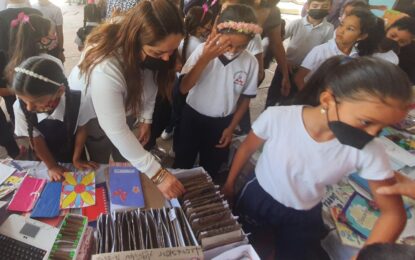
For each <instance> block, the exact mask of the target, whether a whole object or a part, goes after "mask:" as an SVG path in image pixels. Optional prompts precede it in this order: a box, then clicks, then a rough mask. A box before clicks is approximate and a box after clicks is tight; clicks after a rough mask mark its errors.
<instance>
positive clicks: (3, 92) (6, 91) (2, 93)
mask: <svg viewBox="0 0 415 260" xmlns="http://www.w3.org/2000/svg"><path fill="white" fill-rule="evenodd" d="M11 95H14V91H13V89H11V88H0V97H6V96H11Z"/></svg>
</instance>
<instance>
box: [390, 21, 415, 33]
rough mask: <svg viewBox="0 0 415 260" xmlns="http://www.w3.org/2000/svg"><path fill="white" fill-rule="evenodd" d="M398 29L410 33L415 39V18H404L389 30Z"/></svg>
mask: <svg viewBox="0 0 415 260" xmlns="http://www.w3.org/2000/svg"><path fill="white" fill-rule="evenodd" d="M394 27H396V28H398V29H399V30H400V31H408V32H410V33H411V34H412V36H413V37H415V18H413V17H402V18H400V19H398V20H396V21H395V22H394V23H393V24H392V25H391V26H389V28H388V30H389V29H391V28H394Z"/></svg>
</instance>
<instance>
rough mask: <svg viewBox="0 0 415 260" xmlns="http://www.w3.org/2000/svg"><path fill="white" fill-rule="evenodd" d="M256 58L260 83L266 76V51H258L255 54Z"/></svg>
mask: <svg viewBox="0 0 415 260" xmlns="http://www.w3.org/2000/svg"><path fill="white" fill-rule="evenodd" d="M255 58H256V60H257V61H258V85H259V83H261V82H262V80H263V79H264V78H265V70H264V53H262V52H261V53H258V54H256V55H255Z"/></svg>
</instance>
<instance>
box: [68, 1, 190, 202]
mask: <svg viewBox="0 0 415 260" xmlns="http://www.w3.org/2000/svg"><path fill="white" fill-rule="evenodd" d="M182 38H183V20H182V18H181V16H180V15H179V11H178V9H177V7H176V6H175V5H174V4H173V3H172V2H171V1H165V0H154V1H141V2H140V3H139V4H138V5H137V6H136V7H134V8H133V9H132V10H130V11H129V12H128V13H127V14H126V15H125V16H124V17H123V18H122V19H121V21H120V22H119V23H112V24H104V25H101V26H100V27H99V28H98V29H97V30H95V31H94V32H93V33H92V34H91V35H90V36H89V38H88V39H89V41H88V42H87V46H86V49H85V51H84V53H83V57H82V58H81V62H80V63H79V65H78V66H76V67H75V68H74V69H73V71H72V72H71V75H70V78H69V83H70V85H71V87H72V88H80V89H82V91H83V94H84V95H86V99H87V100H88V101H89V104H90V106H92V107H93V109H94V111H95V113H96V117H97V119H98V122H99V125H100V127H101V128H102V130H103V131H104V132H105V134H106V135H107V137H108V138H109V140H110V141H111V142H112V144H113V145H114V146H115V147H116V148H117V149H118V151H119V152H120V153H121V155H122V156H123V157H124V158H125V159H126V160H128V161H129V162H130V163H131V164H132V165H133V166H134V167H136V168H137V169H138V170H140V171H141V172H143V173H145V174H146V175H147V176H149V177H150V178H152V180H153V182H154V183H155V184H156V185H157V187H158V188H159V190H160V191H161V192H162V193H163V195H164V196H165V197H166V198H172V197H177V196H179V195H180V194H182V193H183V192H184V188H183V185H182V184H181V183H180V182H179V181H178V180H177V178H176V177H174V176H173V175H172V174H171V173H169V172H168V171H166V170H165V169H163V168H161V166H160V164H159V163H158V162H157V160H156V159H155V158H154V156H153V155H151V154H150V153H149V152H147V151H146V150H144V148H143V144H145V143H146V142H148V139H149V136H150V133H149V131H150V127H151V122H152V114H153V110H154V104H155V98H156V94H157V89H158V90H159V92H160V94H162V95H164V96H167V94H166V93H170V92H169V91H171V89H168V87H169V86H171V85H172V84H171V82H172V81H173V79H174V75H175V72H174V65H175V64H174V61H175V60H174V56H175V53H176V49H177V47H178V46H179V43H180V41H181V40H182ZM127 115H138V116H139V118H140V125H139V130H140V131H139V136H138V137H136V136H135V135H134V133H133V132H132V131H131V130H130V128H129V126H128V125H127V121H126V117H127ZM140 142H141V143H140Z"/></svg>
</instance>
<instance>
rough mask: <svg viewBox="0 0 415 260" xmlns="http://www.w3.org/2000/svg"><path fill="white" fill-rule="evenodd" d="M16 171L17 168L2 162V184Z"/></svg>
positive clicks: (0, 182)
mask: <svg viewBox="0 0 415 260" xmlns="http://www.w3.org/2000/svg"><path fill="white" fill-rule="evenodd" d="M15 171H16V169H15V168H13V167H10V166H7V165H5V164H2V163H0V184H2V183H3V182H4V181H5V180H7V178H9V177H10V175H12V174H13V173H14V172H15Z"/></svg>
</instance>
